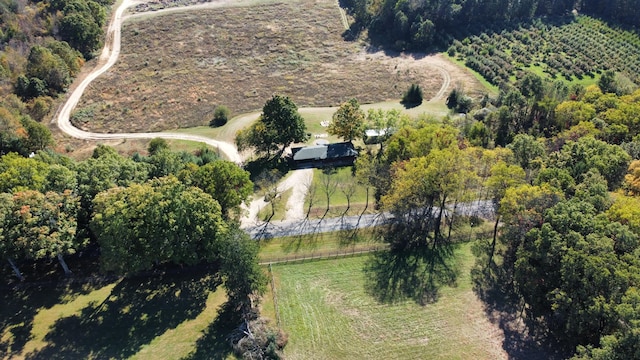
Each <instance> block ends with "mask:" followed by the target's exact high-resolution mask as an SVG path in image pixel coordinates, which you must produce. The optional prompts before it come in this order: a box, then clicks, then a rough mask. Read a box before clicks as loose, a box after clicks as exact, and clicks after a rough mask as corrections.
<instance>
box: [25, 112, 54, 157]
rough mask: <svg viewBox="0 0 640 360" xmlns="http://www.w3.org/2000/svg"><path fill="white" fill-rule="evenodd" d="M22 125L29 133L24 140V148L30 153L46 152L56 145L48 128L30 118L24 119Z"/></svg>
mask: <svg viewBox="0 0 640 360" xmlns="http://www.w3.org/2000/svg"><path fill="white" fill-rule="evenodd" d="M22 125H23V126H24V129H25V130H26V131H27V138H26V139H25V140H24V147H25V149H26V150H27V151H29V152H36V151H40V150H44V149H46V148H48V147H50V146H53V145H54V144H55V143H54V141H53V137H52V136H51V131H50V130H49V128H48V127H46V126H45V125H43V124H40V123H38V122H35V121H33V120H31V119H29V118H28V117H25V118H23V120H22Z"/></svg>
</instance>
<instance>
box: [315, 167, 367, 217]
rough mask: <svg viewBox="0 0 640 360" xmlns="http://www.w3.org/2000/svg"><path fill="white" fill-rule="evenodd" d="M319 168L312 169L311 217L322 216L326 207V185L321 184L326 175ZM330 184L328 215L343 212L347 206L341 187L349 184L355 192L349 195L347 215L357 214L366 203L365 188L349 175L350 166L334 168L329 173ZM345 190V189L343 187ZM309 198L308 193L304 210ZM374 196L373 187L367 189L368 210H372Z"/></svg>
mask: <svg viewBox="0 0 640 360" xmlns="http://www.w3.org/2000/svg"><path fill="white" fill-rule="evenodd" d="M322 171H323V170H321V169H314V170H313V182H312V187H313V188H314V189H315V190H314V196H313V201H312V202H313V206H312V208H311V215H312V216H313V217H317V216H322V215H323V214H324V213H325V211H326V208H327V195H326V190H325V189H327V187H326V186H325V185H324V184H323V179H324V178H325V176H326V175H324V174H323V173H322ZM330 177H331V178H330V179H331V180H330V182H331V183H330V184H329V186H328V189H330V190H331V189H334V190H335V191H333V193H332V194H331V196H330V197H329V208H330V209H329V214H327V215H328V216H339V215H342V213H344V211H345V210H346V207H347V197H346V195H345V193H344V191H342V190H341V189H342V188H344V187H346V186H349V185H354V186H355V192H354V193H353V195H352V196H351V208H350V210H349V212H348V213H347V215H359V214H361V213H362V211H363V210H364V206H365V204H366V199H367V192H366V188H365V187H364V186H362V185H359V184H357V183H356V180H355V178H354V177H353V176H352V175H351V167H342V168H338V169H336V170H335V173H333V174H331V175H330ZM345 190H346V189H345ZM310 201H311V198H310V197H309V195H308V196H307V199H305V211H306V209H307V208H308V206H309V202H310ZM373 204H374V197H373V189H370V190H369V205H368V209H367V210H368V211H373V210H374V209H373Z"/></svg>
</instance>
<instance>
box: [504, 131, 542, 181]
mask: <svg viewBox="0 0 640 360" xmlns="http://www.w3.org/2000/svg"><path fill="white" fill-rule="evenodd" d="M507 148H508V149H511V151H513V156H514V157H515V161H516V163H517V164H518V165H520V167H521V168H522V169H524V171H525V172H526V173H527V180H528V181H530V180H531V177H532V176H531V171H532V170H534V169H536V168H539V167H540V165H541V162H542V160H543V159H544V156H545V148H544V144H543V143H542V142H540V141H538V140H537V139H536V138H535V137H533V136H531V135H527V134H518V135H516V136H515V137H514V138H513V141H512V142H511V144H509V145H507Z"/></svg>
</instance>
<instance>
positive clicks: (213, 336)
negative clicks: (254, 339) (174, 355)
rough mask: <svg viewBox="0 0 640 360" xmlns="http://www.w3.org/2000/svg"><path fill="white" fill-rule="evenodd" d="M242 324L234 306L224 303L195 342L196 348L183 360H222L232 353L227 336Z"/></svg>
mask: <svg viewBox="0 0 640 360" xmlns="http://www.w3.org/2000/svg"><path fill="white" fill-rule="evenodd" d="M240 323H242V319H241V318H240V316H239V313H238V311H236V310H235V308H234V306H233V305H232V304H231V303H229V302H226V303H224V304H223V305H222V306H221V307H220V309H219V310H218V316H217V317H216V319H215V320H214V321H213V322H212V323H211V324H210V325H209V327H208V328H207V329H206V330H205V331H204V334H203V335H202V337H200V339H198V341H197V342H196V348H195V350H194V351H193V352H191V353H190V354H189V355H188V356H186V357H184V358H183V360H198V359H207V360H224V359H227V357H228V356H229V355H230V354H231V353H232V352H233V349H232V347H231V344H230V343H229V341H228V340H227V338H228V336H229V334H231V333H232V332H233V330H235V329H237V328H238V325H239V324H240Z"/></svg>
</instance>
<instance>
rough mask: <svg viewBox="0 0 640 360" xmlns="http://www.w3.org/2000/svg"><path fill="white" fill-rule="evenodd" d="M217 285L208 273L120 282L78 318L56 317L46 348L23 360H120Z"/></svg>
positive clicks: (189, 314) (191, 311) (193, 311)
mask: <svg viewBox="0 0 640 360" xmlns="http://www.w3.org/2000/svg"><path fill="white" fill-rule="evenodd" d="M219 284H220V280H219V279H218V278H217V277H216V276H211V275H210V274H209V272H208V271H205V270H201V272H199V273H197V274H194V273H193V272H189V273H184V272H183V273H181V274H171V275H159V276H151V277H140V278H128V279H123V280H121V281H120V282H119V283H118V284H117V285H116V286H115V287H114V289H113V290H112V292H111V294H110V295H109V296H108V297H107V298H106V299H105V300H104V301H103V302H102V303H101V304H98V303H92V304H90V305H89V306H87V307H86V308H84V309H83V310H82V312H81V314H80V315H73V316H69V317H65V318H61V319H59V320H58V321H57V322H56V323H55V324H54V325H53V327H52V329H51V330H50V331H49V333H48V334H47V335H46V337H45V341H46V342H48V345H47V346H46V347H44V348H42V349H41V350H38V351H36V352H34V353H31V354H28V356H27V359H85V358H102V359H105V358H116V359H123V358H127V357H130V356H132V355H134V354H136V353H137V352H138V351H139V350H140V348H141V347H142V346H143V345H146V344H149V343H150V342H151V341H152V340H153V339H154V338H156V337H157V336H160V335H162V334H163V333H164V332H165V331H167V330H169V329H174V328H176V327H177V326H178V325H179V324H181V323H182V322H184V321H185V320H189V319H194V318H195V317H196V316H198V315H199V314H200V313H201V312H202V310H203V309H204V308H205V306H206V300H207V296H208V293H209V291H214V290H215V288H216V287H217V286H218V285H219Z"/></svg>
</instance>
